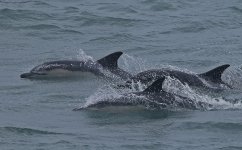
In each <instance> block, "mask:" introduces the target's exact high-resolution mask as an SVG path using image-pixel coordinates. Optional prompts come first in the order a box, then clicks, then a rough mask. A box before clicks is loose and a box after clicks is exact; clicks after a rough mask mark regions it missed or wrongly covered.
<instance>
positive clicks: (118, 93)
mask: <svg viewBox="0 0 242 150" xmlns="http://www.w3.org/2000/svg"><path fill="white" fill-rule="evenodd" d="M122 61H123V62H121V65H122V68H124V70H128V71H129V72H132V73H133V74H135V73H138V72H142V71H145V70H147V69H150V67H149V65H147V64H146V63H145V61H141V59H139V58H134V57H132V56H130V55H127V54H125V55H123V58H122ZM130 64H131V65H130ZM152 66H154V65H152ZM163 68H166V69H167V68H168V69H170V70H177V71H180V72H184V73H188V74H194V75H195V73H194V72H191V71H188V70H186V69H181V68H177V67H174V66H169V65H166V66H160V67H157V68H154V69H163ZM236 72H237V71H233V70H231V69H230V70H229V71H227V72H226V73H224V75H223V80H224V79H225V81H226V82H225V83H226V84H225V85H231V86H233V88H234V84H233V82H235V78H236V76H235V75H237V76H238V74H239V73H236ZM241 74H242V72H241ZM227 79H229V80H227ZM236 79H238V78H236ZM241 81H242V80H241ZM153 82H155V81H153ZM203 82H204V83H205V84H206V85H209V86H210V84H209V83H207V82H206V81H203ZM236 83H237V82H236ZM113 84H114V83H113V82H112V83H108V84H107V85H104V86H103V87H100V88H99V89H98V90H97V92H96V93H94V94H93V95H91V96H90V97H88V98H87V99H86V103H85V104H84V105H82V106H81V109H83V108H89V107H104V106H114V105H115V106H116V105H131V106H133V105H135V106H137V105H143V106H144V107H145V108H147V109H169V110H180V109H179V107H178V106H182V107H180V108H181V109H184V108H185V109H186V108H188V109H198V110H219V109H242V103H241V99H242V95H240V96H241V97H240V98H233V97H232V98H231V97H228V94H231V93H233V92H234V91H236V90H233V89H229V88H228V87H226V86H224V85H221V84H220V85H219V86H220V87H221V88H222V90H218V91H216V87H215V90H212V91H211V90H209V91H207V90H203V89H200V88H194V87H192V86H189V85H188V84H186V83H182V82H181V81H180V80H178V79H177V78H174V77H170V76H168V77H166V79H165V81H164V82H163V83H162V88H163V89H162V90H163V91H165V92H166V93H168V95H169V94H171V95H173V96H172V97H174V100H172V99H169V98H170V97H168V99H167V101H168V102H167V103H169V102H172V103H173V104H172V105H169V107H164V104H161V103H160V102H159V100H158V99H159V97H156V96H152V97H151V95H152V94H150V93H149V94H144V92H145V91H146V89H147V88H149V85H147V84H143V83H141V82H133V81H132V82H131V84H130V85H131V87H130V88H117V87H116V86H113ZM116 84H119V83H116ZM241 85H242V84H241ZM238 87H239V85H237V86H236V88H238ZM211 88H214V87H213V85H212V86H211ZM140 93H143V94H140ZM214 93H215V94H214ZM224 93H226V94H225V95H224ZM239 94H240V93H239ZM157 95H159V96H163V97H165V96H164V95H161V94H157ZM237 95H238V93H237ZM162 102H163V101H162ZM187 102H188V103H187ZM188 104H189V107H188V106H187V105H188ZM170 106H171V107H170ZM172 106H174V107H172Z"/></svg>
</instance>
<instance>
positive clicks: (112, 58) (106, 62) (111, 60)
mask: <svg viewBox="0 0 242 150" xmlns="http://www.w3.org/2000/svg"><path fill="white" fill-rule="evenodd" d="M122 54H123V52H115V53H112V54H109V55H107V56H105V57H103V58H101V59H99V60H98V61H97V62H98V63H99V64H101V65H102V66H103V67H104V68H117V67H118V59H119V57H120V56H121V55H122Z"/></svg>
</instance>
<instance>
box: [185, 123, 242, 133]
mask: <svg viewBox="0 0 242 150" xmlns="http://www.w3.org/2000/svg"><path fill="white" fill-rule="evenodd" d="M181 128H182V129H184V128H185V129H189V130H196V129H198V130H199V129H206V130H214V129H218V130H223V131H225V130H227V131H241V130H242V124H241V123H231V122H203V123H198V122H186V123H182V125H181Z"/></svg>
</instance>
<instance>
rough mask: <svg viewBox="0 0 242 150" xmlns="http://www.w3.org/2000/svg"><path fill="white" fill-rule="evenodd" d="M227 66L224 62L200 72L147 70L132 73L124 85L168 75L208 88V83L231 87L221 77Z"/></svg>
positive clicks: (145, 81)
mask: <svg viewBox="0 0 242 150" xmlns="http://www.w3.org/2000/svg"><path fill="white" fill-rule="evenodd" d="M229 66H230V65H229V64H225V65H222V66H219V67H216V68H214V69H212V70H210V71H208V72H206V73H202V74H191V73H186V72H182V71H178V70H172V69H153V70H147V71H144V72H140V73H138V74H136V75H134V76H133V77H132V78H131V80H129V81H127V82H126V86H129V85H130V84H131V83H132V81H133V82H135V83H137V82H141V83H143V84H148V85H149V84H150V82H152V81H155V80H157V79H158V78H161V77H165V76H170V77H172V78H175V79H178V80H179V81H180V82H181V83H183V84H188V85H189V86H195V87H205V88H208V87H209V85H211V86H217V85H218V84H222V85H225V86H227V87H229V88H231V86H230V85H228V84H227V83H225V82H224V81H222V79H221V77H222V73H223V72H224V71H225V70H226V69H227V68H228V67H229ZM204 81H205V82H204Z"/></svg>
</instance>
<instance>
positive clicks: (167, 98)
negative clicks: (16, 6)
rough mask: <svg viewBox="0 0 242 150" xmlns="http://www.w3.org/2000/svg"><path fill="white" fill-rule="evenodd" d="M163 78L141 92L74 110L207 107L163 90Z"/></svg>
mask: <svg viewBox="0 0 242 150" xmlns="http://www.w3.org/2000/svg"><path fill="white" fill-rule="evenodd" d="M164 80H165V77H161V78H159V79H157V80H156V81H155V82H153V83H152V84H151V85H150V86H148V87H147V88H146V89H145V90H144V91H142V92H132V93H126V94H122V95H121V96H120V97H118V98H114V99H103V100H101V101H98V102H96V103H93V104H90V105H87V106H85V107H81V108H76V109H74V110H82V109H85V108H103V107H106V106H138V105H142V106H145V107H148V108H154V109H172V108H175V109H192V110H196V109H200V110H205V109H206V108H208V107H209V106H211V105H210V104H208V103H205V102H196V101H195V100H192V99H189V98H187V97H183V96H180V95H176V94H173V93H169V92H166V91H164V90H163V87H162V84H163V82H164Z"/></svg>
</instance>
